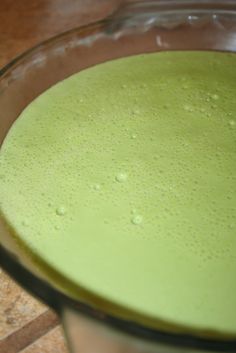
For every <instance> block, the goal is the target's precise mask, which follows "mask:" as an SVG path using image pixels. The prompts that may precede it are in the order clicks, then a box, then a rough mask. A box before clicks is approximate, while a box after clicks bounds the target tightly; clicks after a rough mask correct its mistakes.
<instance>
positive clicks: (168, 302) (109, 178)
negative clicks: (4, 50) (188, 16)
mask: <svg viewBox="0 0 236 353" xmlns="http://www.w3.org/2000/svg"><path fill="white" fill-rule="evenodd" d="M235 68H236V56H235V55H234V54H228V53H216V52H215V53H213V52H165V53H159V54H148V55H140V56H135V57H129V58H124V59H120V60H115V61H111V62H108V63H105V64H101V65H98V66H95V67H93V68H90V69H87V70H84V71H82V72H80V73H79V74H76V75H74V76H72V77H70V78H69V79H67V80H65V81H63V82H61V83H59V84H57V85H56V86H54V87H53V88H51V89H49V90H48V91H47V92H45V93H44V94H42V95H41V96H40V97H38V98H37V99H36V100H35V101H34V102H33V103H31V104H30V105H29V106H28V107H27V108H26V109H25V110H24V112H23V113H22V114H21V116H20V118H19V119H18V120H17V121H16V122H15V124H14V125H13V127H12V128H11V130H10V132H9V134H8V136H7V138H6V140H5V142H4V144H3V146H2V149H1V154H0V200H1V212H2V213H3V215H4V217H5V218H6V220H7V222H8V223H10V225H11V226H12V227H13V228H14V229H15V231H16V233H17V234H18V237H19V238H20V239H21V241H23V242H24V243H25V244H26V245H27V246H28V247H30V249H31V250H32V253H34V254H36V255H37V256H39V257H40V258H42V259H43V260H44V261H45V262H46V263H47V264H48V265H50V266H52V267H53V268H54V269H55V270H57V271H58V272H59V273H61V274H63V275H64V276H66V277H67V278H68V279H70V280H71V281H73V282H74V283H78V284H79V285H81V286H83V287H84V288H86V289H88V290H91V291H93V292H94V293H96V294H98V295H100V296H103V297H105V298H107V299H109V300H111V301H113V302H114V303H116V304H118V305H122V306H124V307H126V308H129V309H131V310H134V311H137V312H138V313H140V314H145V315H147V316H150V317H152V318H154V319H155V318H158V319H161V320H164V321H167V322H172V323H176V324H180V325H185V326H188V327H193V328H199V329H201V330H204V329H209V330H210V329H211V330H215V331H219V332H222V333H231V334H234V335H235V334H236V120H235V118H236V116H235V114H236V99H235V97H236V69H235Z"/></svg>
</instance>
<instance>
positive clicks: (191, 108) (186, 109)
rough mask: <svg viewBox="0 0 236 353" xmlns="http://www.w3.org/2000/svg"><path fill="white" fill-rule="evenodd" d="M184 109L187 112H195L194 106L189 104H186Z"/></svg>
mask: <svg viewBox="0 0 236 353" xmlns="http://www.w3.org/2000/svg"><path fill="white" fill-rule="evenodd" d="M184 110H185V111H186V112H193V107H191V106H189V105H184Z"/></svg>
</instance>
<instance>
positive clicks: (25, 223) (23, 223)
mask: <svg viewBox="0 0 236 353" xmlns="http://www.w3.org/2000/svg"><path fill="white" fill-rule="evenodd" d="M22 225H23V226H25V227H28V225H29V221H28V220H27V219H24V220H23V221H22Z"/></svg>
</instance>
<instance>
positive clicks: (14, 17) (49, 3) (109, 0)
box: [0, 0, 122, 353]
mask: <svg viewBox="0 0 236 353" xmlns="http://www.w3.org/2000/svg"><path fill="white" fill-rule="evenodd" d="M121 1H122V0H121ZM121 1H119V0H114V1H113V0H97V1H96V0H19V1H16V0H0V68H1V67H2V66H4V65H5V64H7V63H8V62H9V61H10V60H12V59H13V58H14V57H16V56H18V55H19V54H21V53H23V52H24V51H25V50H27V49H29V48H30V47H32V46H34V45H36V44H38V43H39V42H41V41H43V40H45V39H48V38H50V37H52V36H54V35H56V34H58V33H60V32H63V31H66V30H69V29H71V28H73V27H78V26H80V25H83V24H87V23H89V22H92V21H94V20H97V19H100V18H103V17H104V16H105V15H107V14H109V13H111V12H112V11H113V10H114V8H115V7H116V6H117V5H118V3H120V2H121ZM58 322H59V319H58V318H57V316H56V315H55V314H54V313H53V312H51V311H50V310H49V309H48V308H47V307H45V306H44V305H43V304H41V303H39V302H38V301H37V300H36V299H34V298H32V297H31V296H30V295H28V294H27V293H26V292H25V291H24V290H22V289H21V288H20V287H19V286H18V285H17V284H16V283H15V282H14V281H13V280H11V279H10V278H9V277H8V276H7V275H6V274H5V273H4V272H3V271H2V270H1V269H0V352H1V353H18V352H21V353H41V352H42V353H47V352H48V353H49V352H50V353H53V352H57V353H66V352H67V348H66V346H65V342H64V338H63V335H62V331H61V329H60V328H58V327H57V328H55V329H54V327H55V326H57V325H58Z"/></svg>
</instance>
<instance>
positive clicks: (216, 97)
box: [211, 94, 219, 101]
mask: <svg viewBox="0 0 236 353" xmlns="http://www.w3.org/2000/svg"><path fill="white" fill-rule="evenodd" d="M211 98H212V99H214V100H215V101H216V100H218V99H219V96H218V94H212V95H211Z"/></svg>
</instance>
